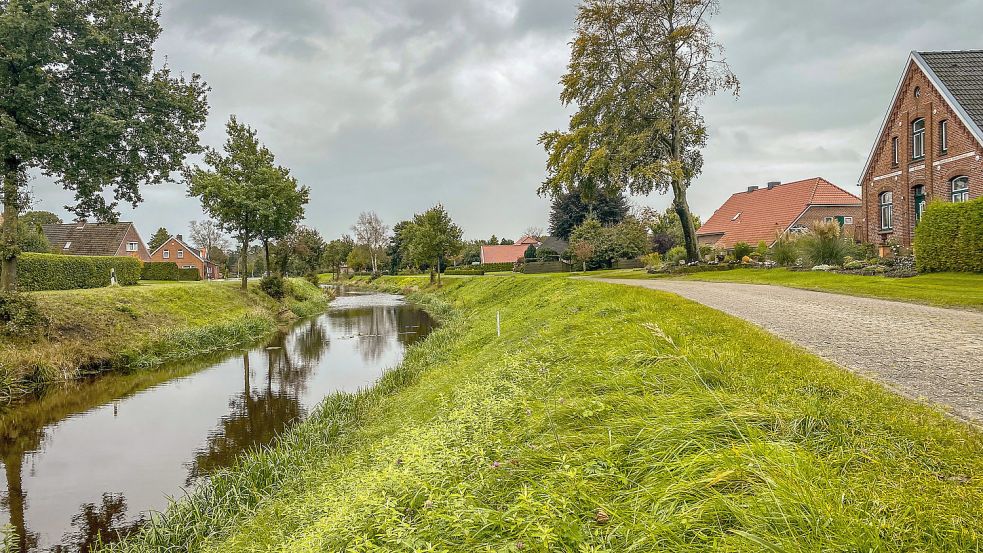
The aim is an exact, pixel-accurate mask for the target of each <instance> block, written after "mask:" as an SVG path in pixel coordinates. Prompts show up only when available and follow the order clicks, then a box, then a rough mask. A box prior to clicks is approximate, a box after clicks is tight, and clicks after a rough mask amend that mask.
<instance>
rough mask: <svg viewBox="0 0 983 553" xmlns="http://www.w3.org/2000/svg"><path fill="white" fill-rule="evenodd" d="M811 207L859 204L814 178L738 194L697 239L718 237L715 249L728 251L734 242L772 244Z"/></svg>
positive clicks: (701, 231) (850, 195) (841, 191)
mask: <svg viewBox="0 0 983 553" xmlns="http://www.w3.org/2000/svg"><path fill="white" fill-rule="evenodd" d="M815 205H838V206H839V205H856V206H859V205H861V201H860V198H858V197H856V196H854V195H853V194H851V193H849V192H847V191H846V190H843V189H842V188H840V187H838V186H836V185H835V184H833V183H831V182H829V181H827V180H826V179H823V178H821V177H816V178H814V179H808V180H803V181H798V182H790V183H788V184H780V185H777V186H775V187H774V188H771V189H768V188H759V189H758V190H754V191H752V192H738V193H737V194H734V195H733V196H731V197H730V199H729V200H727V201H726V202H724V205H722V206H720V208H719V209H717V211H715V212H714V213H713V216H711V217H710V219H708V220H707V222H706V223H704V224H703V226H702V227H700V229H699V230H698V231H696V234H697V236H708V235H716V234H719V235H722V236H721V238H720V240H719V241H718V242H717V246H718V247H723V248H730V247H732V246H733V245H734V244H737V243H738V242H746V243H748V244H752V245H754V244H757V243H758V242H760V241H762V240H764V241H765V242H767V243H768V244H771V243H773V242H774V241H775V238H776V237H777V236H778V234H779V233H781V232H785V231H786V230H788V228H789V227H790V226H792V224H793V223H795V221H796V220H797V219H798V218H799V216H801V215H802V213H803V212H804V211H805V210H806V208H808V207H810V206H815Z"/></svg>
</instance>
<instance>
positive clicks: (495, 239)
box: [488, 234, 499, 246]
mask: <svg viewBox="0 0 983 553" xmlns="http://www.w3.org/2000/svg"><path fill="white" fill-rule="evenodd" d="M488 245H489V246H498V245H499V243H498V237H497V236H495V235H494V234H493V235H491V238H489V239H488Z"/></svg>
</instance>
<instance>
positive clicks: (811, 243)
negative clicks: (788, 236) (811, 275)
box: [798, 221, 851, 266]
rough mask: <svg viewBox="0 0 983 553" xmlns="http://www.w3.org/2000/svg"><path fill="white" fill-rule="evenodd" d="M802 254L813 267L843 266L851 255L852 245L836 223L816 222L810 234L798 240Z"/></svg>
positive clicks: (810, 228) (811, 227)
mask: <svg viewBox="0 0 983 553" xmlns="http://www.w3.org/2000/svg"><path fill="white" fill-rule="evenodd" d="M798 244H799V246H800V249H801V251H802V254H803V255H805V257H806V258H807V259H808V260H809V262H810V263H812V264H813V265H835V266H840V265H843V258H844V257H846V256H847V255H849V254H850V251H851V245H850V243H848V242H847V241H846V239H844V238H843V236H842V229H840V225H839V224H837V223H836V222H835V221H834V222H829V223H823V222H821V221H816V222H815V223H813V224H812V225H810V227H809V232H807V233H806V234H804V235H803V236H802V237H801V238H799V239H798Z"/></svg>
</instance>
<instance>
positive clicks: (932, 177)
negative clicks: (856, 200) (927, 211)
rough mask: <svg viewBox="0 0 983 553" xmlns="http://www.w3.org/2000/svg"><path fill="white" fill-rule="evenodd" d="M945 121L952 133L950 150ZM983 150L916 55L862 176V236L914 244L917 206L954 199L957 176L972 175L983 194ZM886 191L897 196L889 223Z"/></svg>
mask: <svg viewBox="0 0 983 553" xmlns="http://www.w3.org/2000/svg"><path fill="white" fill-rule="evenodd" d="M917 121H923V122H924V147H923V148H922V151H923V156H922V157H915V154H916V153H917V151H916V149H915V134H916V129H915V124H916V122H917ZM943 122H944V124H945V133H946V135H947V140H946V147H945V148H944V149H943V144H942V140H941V137H942V128H941V125H942V124H943ZM895 140H897V160H895V156H894V142H895ZM981 155H983V145H981V143H980V141H979V140H977V138H976V137H975V136H974V135H973V132H972V131H971V130H970V129H969V128H968V127H967V124H966V123H964V121H963V120H962V119H961V118H960V116H959V114H958V113H957V112H956V110H955V109H954V108H953V106H952V105H951V104H950V101H949V100H947V97H946V95H945V93H944V92H943V91H942V90H940V88H938V87H937V85H936V83H935V82H934V81H933V79H932V78H930V77H929V76H928V74H927V73H926V71H923V70H922V68H921V67H920V66H919V63H917V61H916V58H915V55H914V54H913V56H912V59H911V61H910V62H909V64H908V68H907V70H906V73H905V75H904V78H903V79H902V81H901V83H900V86H899V88H898V93H897V96H896V98H895V101H894V105H893V106H891V111H890V112H889V113H888V115H887V118H886V120H885V123H884V128H883V130H882V131H881V135H880V136H879V137H878V139H877V142H876V144H875V145H874V148H873V151H872V153H871V157H870V161H869V162H868V165H867V168H866V169H865V172H864V174H863V176H862V178H861V180H860V184H861V186H862V188H863V193H862V197H863V203H864V214H863V219H864V220H863V221H862V224H861V228H860V233H859V236H858V237H859V238H860V239H861V240H862V241H864V242H870V243H875V244H881V245H882V246H884V245H886V244H887V242H888V241H896V242H898V243H899V244H901V245H902V246H904V247H911V244H912V241H913V239H914V228H915V223H916V220H915V219H916V209H918V210H921V209H923V206H924V204H923V203H922V202H924V203H928V202H931V201H946V202H947V201H952V197H953V180H954V179H957V178H959V177H967V178H968V180H969V194H968V196H969V198H970V199H972V198H978V197H980V196H983V162H981V161H980V160H981ZM960 184H961V182H960ZM885 193H890V195H891V196H890V199H891V202H890V210H889V211H890V219H891V220H890V221H889V222H888V221H883V220H882V205H881V204H882V203H884V204H887V199H888V196H886V195H884V194H885ZM916 203H918V204H921V205H919V206H916ZM919 212H920V211H919ZM885 218H886V217H885Z"/></svg>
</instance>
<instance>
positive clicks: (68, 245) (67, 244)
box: [62, 241, 72, 250]
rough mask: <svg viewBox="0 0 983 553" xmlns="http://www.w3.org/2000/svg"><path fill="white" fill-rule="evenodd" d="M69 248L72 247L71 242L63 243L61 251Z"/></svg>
mask: <svg viewBox="0 0 983 553" xmlns="http://www.w3.org/2000/svg"><path fill="white" fill-rule="evenodd" d="M71 247H72V242H71V241H68V242H65V247H64V248H62V249H63V250H67V249H70V248H71Z"/></svg>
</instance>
